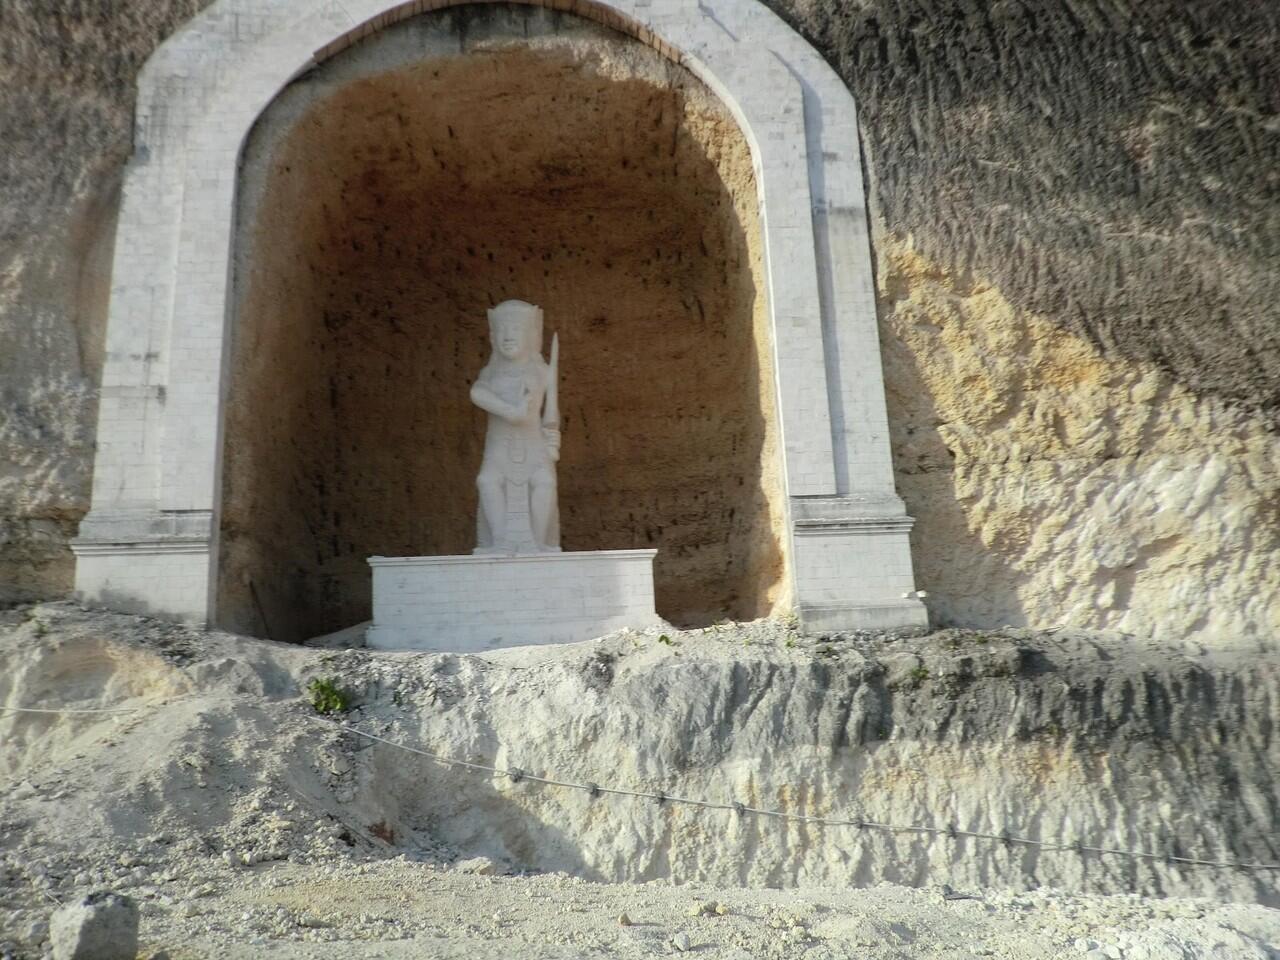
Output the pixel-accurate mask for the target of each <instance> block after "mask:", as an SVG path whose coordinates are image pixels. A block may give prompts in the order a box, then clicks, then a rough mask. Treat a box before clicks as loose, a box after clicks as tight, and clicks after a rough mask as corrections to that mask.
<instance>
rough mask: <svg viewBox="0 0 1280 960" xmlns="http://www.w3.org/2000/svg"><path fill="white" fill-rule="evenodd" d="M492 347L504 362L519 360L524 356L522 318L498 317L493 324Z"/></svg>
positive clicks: (524, 332) (524, 338)
mask: <svg viewBox="0 0 1280 960" xmlns="http://www.w3.org/2000/svg"><path fill="white" fill-rule="evenodd" d="M494 328H495V329H494V331H493V346H494V349H496V350H497V351H498V353H499V355H501V356H502V357H503V359H506V360H519V359H520V358H521V357H523V356H524V354H525V340H526V339H527V336H526V331H525V322H524V319H523V318H522V317H512V316H506V317H499V318H498V319H497V322H496V323H495V324H494Z"/></svg>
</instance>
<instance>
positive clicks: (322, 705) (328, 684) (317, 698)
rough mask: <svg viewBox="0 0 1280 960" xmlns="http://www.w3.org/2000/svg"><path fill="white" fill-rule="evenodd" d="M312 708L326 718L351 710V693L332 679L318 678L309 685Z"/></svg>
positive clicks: (308, 690) (308, 691)
mask: <svg viewBox="0 0 1280 960" xmlns="http://www.w3.org/2000/svg"><path fill="white" fill-rule="evenodd" d="M307 693H308V694H310V696H311V706H312V707H313V708H314V709H315V711H316V713H319V714H322V715H324V716H326V717H329V716H333V715H334V714H336V713H346V712H347V711H348V710H350V709H351V691H349V690H347V689H346V688H345V687H340V686H338V684H337V682H336V681H335V680H334V679H333V678H332V677H316V678H315V679H313V680H312V681H311V682H310V683H308V684H307Z"/></svg>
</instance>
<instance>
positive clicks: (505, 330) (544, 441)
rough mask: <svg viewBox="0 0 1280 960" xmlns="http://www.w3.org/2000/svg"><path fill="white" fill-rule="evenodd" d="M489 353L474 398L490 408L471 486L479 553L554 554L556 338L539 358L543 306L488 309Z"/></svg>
mask: <svg viewBox="0 0 1280 960" xmlns="http://www.w3.org/2000/svg"><path fill="white" fill-rule="evenodd" d="M489 339H490V342H491V344H492V347H493V353H492V355H491V356H490V358H489V362H488V363H487V364H486V365H485V367H484V369H483V370H481V371H480V376H479V377H478V378H477V379H476V382H475V385H474V386H473V387H472V388H471V402H472V403H474V404H475V405H476V406H477V407H479V408H480V409H481V410H483V411H485V413H487V414H488V415H489V423H488V427H487V429H486V431H485V438H484V460H483V461H482V463H481V465H480V475H479V476H478V477H476V487H477V488H478V489H479V492H480V509H479V511H478V516H477V522H476V528H477V529H476V548H475V550H474V551H473V552H474V553H477V554H502V555H512V554H522V553H558V552H559V550H560V507H559V504H558V502H557V499H556V461H557V460H559V459H560V405H559V393H558V388H557V379H558V376H559V365H560V364H559V353H560V344H559V339H558V338H557V337H552V339H551V361H550V363H548V362H547V361H545V360H543V359H542V310H541V308H539V307H535V306H534V305H533V304H531V303H525V302H524V301H523V300H507V301H504V302H503V303H500V304H498V305H497V306H496V307H494V308H493V309H492V310H490V311H489Z"/></svg>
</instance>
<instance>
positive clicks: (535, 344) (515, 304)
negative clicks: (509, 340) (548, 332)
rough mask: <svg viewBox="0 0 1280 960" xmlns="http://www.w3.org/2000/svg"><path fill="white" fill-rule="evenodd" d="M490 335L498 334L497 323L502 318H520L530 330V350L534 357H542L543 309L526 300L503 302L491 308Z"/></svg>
mask: <svg viewBox="0 0 1280 960" xmlns="http://www.w3.org/2000/svg"><path fill="white" fill-rule="evenodd" d="M488 313H489V335H490V336H493V334H494V333H495V332H496V326H497V322H498V320H499V319H500V318H502V317H519V318H520V319H521V320H524V321H525V324H526V329H527V330H528V338H529V343H528V348H529V350H530V351H531V352H532V353H533V355H534V356H537V357H541V356H542V308H541V307H536V306H534V305H533V304H532V303H526V302H525V301H524V300H503V301H502V303H500V304H498V305H497V306H496V307H490V308H489V311H488Z"/></svg>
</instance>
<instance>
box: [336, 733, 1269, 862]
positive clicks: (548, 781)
mask: <svg viewBox="0 0 1280 960" xmlns="http://www.w3.org/2000/svg"><path fill="white" fill-rule="evenodd" d="M311 719H314V720H316V721H318V722H320V723H323V724H326V725H328V726H330V727H334V728H336V729H338V730H342V731H345V732H346V733H350V734H353V735H354V736H357V737H363V738H365V739H366V740H372V741H375V742H377V743H381V744H385V745H386V746H389V747H394V748H395V749H397V750H403V751H405V752H406V753H411V754H414V755H416V756H420V757H425V758H426V759H428V760H432V761H434V762H436V763H440V764H444V765H446V766H450V767H458V768H461V769H464V770H471V771H477V772H482V773H487V774H494V775H497V776H501V777H507V778H509V779H510V780H511V781H512V782H513V783H536V784H540V785H542V786H548V787H561V788H563V789H567V790H581V791H582V792H584V793H586V794H587V795H588V796H590V797H592V798H595V797H599V796H602V795H605V794H609V795H612V796H616V797H633V798H636V799H640V800H652V801H654V802H656V803H659V804H667V803H671V804H682V805H685V806H691V807H697V808H700V809H703V810H724V811H727V812H729V813H735V814H737V815H738V816H746V815H751V816H755V817H764V818H773V819H776V820H783V821H789V822H792V823H808V824H814V825H816V826H821V827H855V828H856V829H858V830H881V831H884V832H886V833H915V834H922V835H925V836H945V837H950V838H952V839H957V838H960V837H968V838H971V839H974V840H987V841H993V842H997V843H1002V844H1004V845H1005V846H1013V845H1019V846H1025V847H1036V848H1039V849H1041V850H1053V851H1066V852H1069V853H1076V854H1079V855H1081V856H1083V855H1084V854H1086V853H1094V854H1098V855H1100V856H1114V857H1128V858H1130V859H1132V860H1148V861H1153V862H1159V863H1167V864H1181V865H1184V866H1195V867H1216V868H1219V869H1224V870H1245V871H1266V870H1280V863H1246V862H1242V861H1236V860H1213V859H1208V858H1203V857H1182V856H1176V855H1174V854H1163V853H1149V852H1147V851H1143V850H1124V849H1120V848H1117V847H1095V846H1089V845H1088V844H1084V843H1081V842H1076V843H1055V842H1053V841H1046V840H1033V839H1031V838H1030V837H1019V836H1014V835H1012V834H1010V833H1008V832H1005V833H999V834H996V833H983V832H981V831H978V830H962V829H960V828H959V827H957V826H956V825H955V824H949V825H947V826H945V827H929V826H920V825H909V826H907V825H895V824H892V823H882V822H877V821H874V820H865V819H861V818H854V819H840V818H835V817H819V816H812V815H809V814H801V813H787V812H785V811H782V810H770V809H768V808H765V807H748V806H746V805H745V804H742V803H740V802H737V801H734V802H731V803H717V802H714V801H711V800H699V799H696V798H693V797H675V796H671V795H669V794H665V793H649V792H646V791H643V790H627V789H624V788H622V787H607V786H601V785H600V784H596V783H574V782H572V781H568V780H557V779H555V778H552V777H540V776H537V775H536V774H532V773H529V772H528V771H526V770H522V769H520V768H519V767H495V766H490V765H488V764H484V763H475V762H474V761H471V760H460V759H458V758H457V757H449V756H445V755H444V754H439V753H432V752H431V751H430V750H422V749H419V748H418V747H411V746H409V745H408V744H404V743H399V742H397V741H395V740H389V739H387V738H386V737H380V736H378V735H377V734H375V733H369V732H368V731H365V730H361V729H359V728H358V727H353V726H351V725H350V724H345V723H340V722H338V721H336V720H330V719H328V718H326V717H312V718H311Z"/></svg>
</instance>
